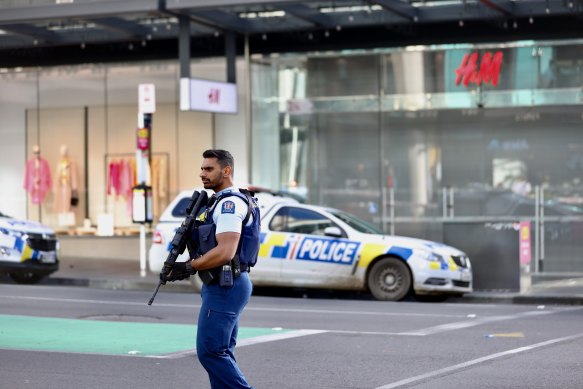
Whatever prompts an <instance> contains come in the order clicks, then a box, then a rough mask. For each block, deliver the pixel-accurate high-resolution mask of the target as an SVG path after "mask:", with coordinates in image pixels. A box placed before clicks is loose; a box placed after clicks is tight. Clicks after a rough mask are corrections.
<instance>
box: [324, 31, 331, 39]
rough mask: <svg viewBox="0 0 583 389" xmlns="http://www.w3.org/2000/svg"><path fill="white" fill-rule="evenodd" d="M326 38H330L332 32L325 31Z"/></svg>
mask: <svg viewBox="0 0 583 389" xmlns="http://www.w3.org/2000/svg"><path fill="white" fill-rule="evenodd" d="M324 36H325V37H326V38H328V37H329V36H330V32H329V31H328V30H326V31H324Z"/></svg>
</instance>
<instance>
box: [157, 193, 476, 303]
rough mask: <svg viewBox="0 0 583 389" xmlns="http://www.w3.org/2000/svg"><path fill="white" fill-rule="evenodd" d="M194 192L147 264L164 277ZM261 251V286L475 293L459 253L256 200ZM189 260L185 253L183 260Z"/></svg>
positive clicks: (331, 213)
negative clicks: (170, 251)
mask: <svg viewBox="0 0 583 389" xmlns="http://www.w3.org/2000/svg"><path fill="white" fill-rule="evenodd" d="M190 195H191V193H189V192H183V193H181V195H179V196H178V197H177V198H176V199H175V200H174V201H173V202H172V204H170V206H169V207H168V208H167V209H166V211H165V212H164V214H163V215H162V217H161V219H160V223H159V224H158V225H157V227H156V230H155V231H154V238H153V244H152V247H151V249H150V253H149V254H150V255H149V258H148V259H149V265H150V269H151V270H152V271H160V270H161V269H162V264H163V262H164V260H165V259H166V256H167V255H168V246H169V242H170V241H171V240H172V237H173V236H174V231H175V230H176V228H178V227H179V225H180V223H181V221H182V220H183V218H184V208H185V207H186V205H187V203H188V200H189V197H190ZM257 197H258V203H259V205H260V207H261V208H262V209H261V214H262V217H261V247H260V249H259V258H258V260H257V265H256V266H255V267H254V268H252V270H251V272H250V276H251V278H252V280H253V283H254V284H255V285H258V286H286V287H306V288H327V289H349V290H369V291H370V292H371V293H372V295H373V296H374V297H375V298H377V299H379V300H391V301H396V300H401V299H403V298H404V297H405V296H406V295H407V294H408V293H409V292H411V291H413V292H414V293H415V294H417V295H448V294H449V295H462V294H464V293H468V292H471V291H472V269H471V264H470V261H469V259H468V257H467V256H466V254H465V253H463V252H462V251H460V250H457V249H456V248H454V247H451V246H447V245H444V244H441V243H436V242H431V241H426V240H421V239H414V238H406V237H400V236H388V235H383V233H382V232H381V231H379V230H377V229H376V227H374V226H372V225H369V224H368V223H367V222H365V221H362V220H360V219H358V218H357V217H355V216H354V215H351V214H349V213H346V212H344V211H340V210H337V209H332V208H326V207H320V206H313V205H306V204H301V203H299V202H297V201H295V200H292V199H287V198H277V197H274V196H271V195H268V194H263V195H261V194H258V195H257ZM183 256H184V258H183V259H180V260H186V258H187V254H186V253H185V254H183ZM196 279H197V280H198V277H196Z"/></svg>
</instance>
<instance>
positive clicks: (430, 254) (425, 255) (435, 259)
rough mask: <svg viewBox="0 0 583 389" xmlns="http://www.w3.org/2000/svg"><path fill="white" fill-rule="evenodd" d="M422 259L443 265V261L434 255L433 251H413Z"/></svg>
mask: <svg viewBox="0 0 583 389" xmlns="http://www.w3.org/2000/svg"><path fill="white" fill-rule="evenodd" d="M415 251H416V252H417V253H418V254H419V255H420V256H421V257H422V258H423V259H425V260H426V261H429V262H440V263H444V262H445V260H444V259H443V257H442V256H441V255H439V254H436V253H434V252H433V251H429V250H424V249H417V250H415Z"/></svg>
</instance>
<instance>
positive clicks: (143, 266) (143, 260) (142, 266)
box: [140, 223, 146, 277]
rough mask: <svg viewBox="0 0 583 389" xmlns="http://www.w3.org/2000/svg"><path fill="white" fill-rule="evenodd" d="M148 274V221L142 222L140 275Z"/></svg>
mask: <svg viewBox="0 0 583 389" xmlns="http://www.w3.org/2000/svg"><path fill="white" fill-rule="evenodd" d="M145 276H146V223H142V224H140V277H145Z"/></svg>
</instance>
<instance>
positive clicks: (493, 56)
mask: <svg viewBox="0 0 583 389" xmlns="http://www.w3.org/2000/svg"><path fill="white" fill-rule="evenodd" d="M478 60H479V54H478V53H471V54H465V55H464V58H463V59H462V63H461V64H460V67H459V68H457V69H456V70H455V73H456V74H457V77H456V79H455V84H456V85H459V84H460V83H463V84H464V86H468V85H470V83H472V84H476V85H480V84H482V83H485V84H488V83H489V84H492V85H493V86H496V85H498V76H500V67H501V66H502V52H501V51H497V52H496V53H492V52H490V51H487V52H486V53H484V55H483V56H482V60H481V61H480V63H479V66H478Z"/></svg>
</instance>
